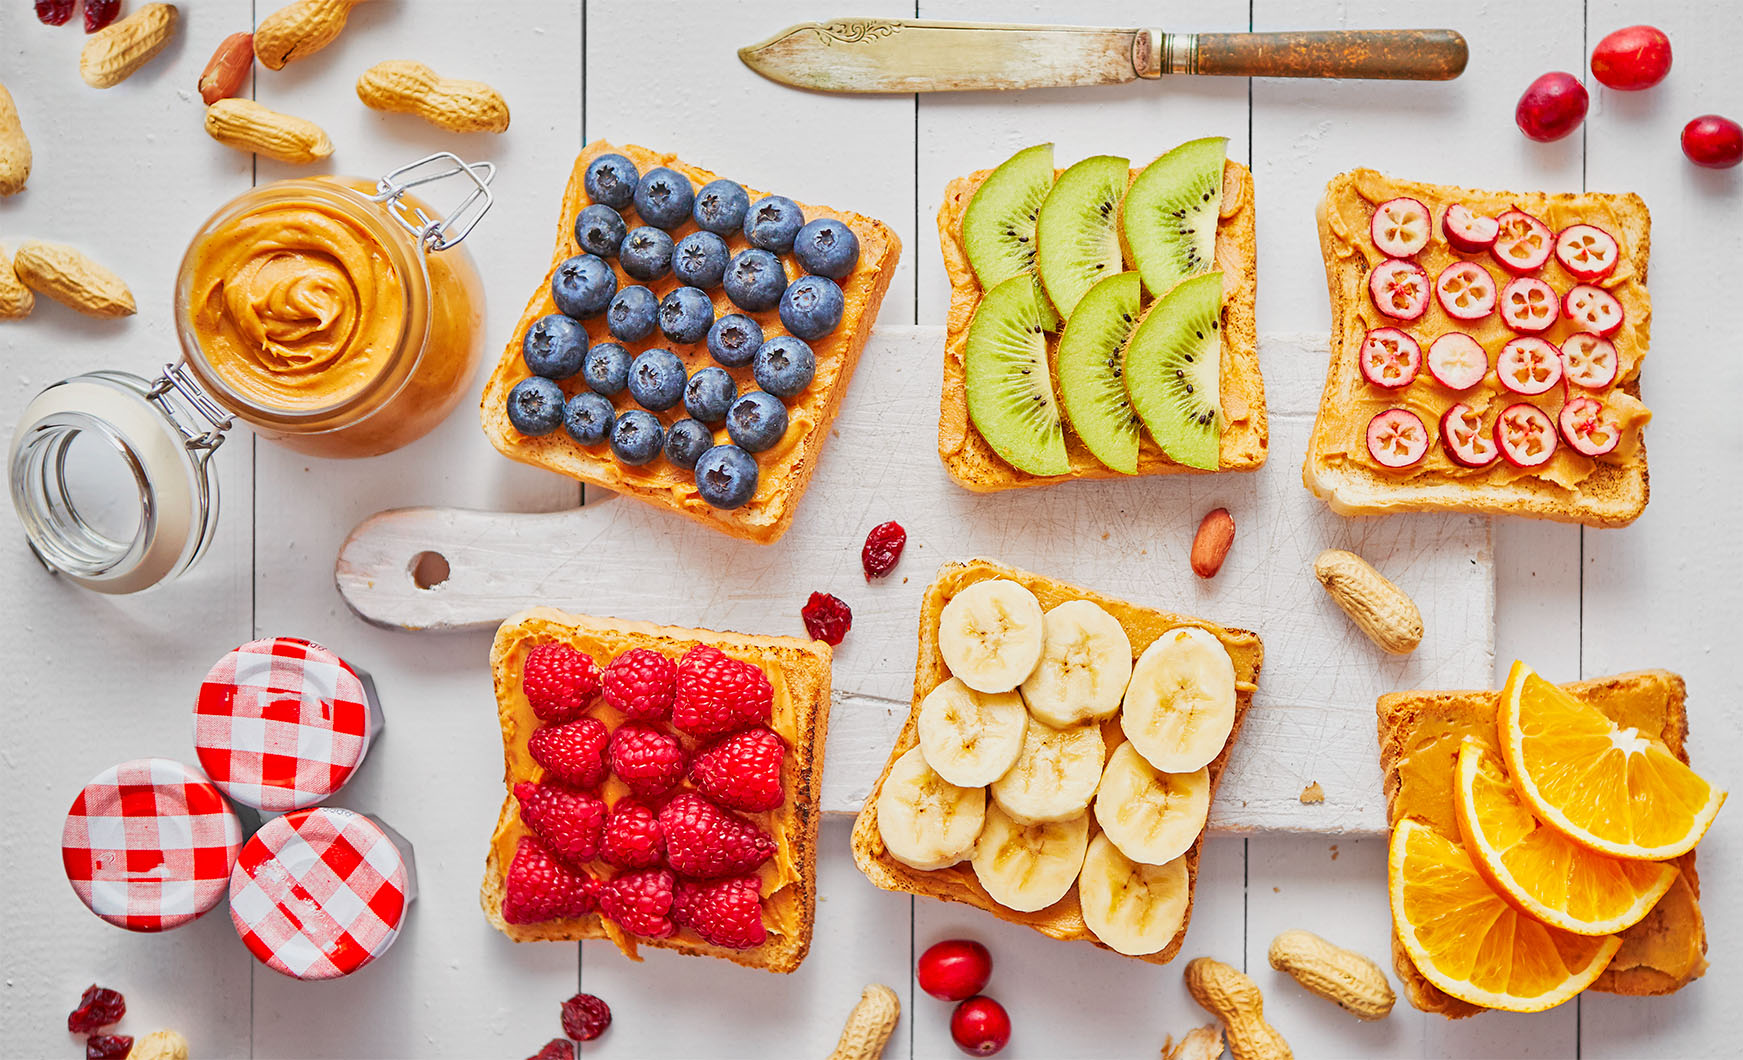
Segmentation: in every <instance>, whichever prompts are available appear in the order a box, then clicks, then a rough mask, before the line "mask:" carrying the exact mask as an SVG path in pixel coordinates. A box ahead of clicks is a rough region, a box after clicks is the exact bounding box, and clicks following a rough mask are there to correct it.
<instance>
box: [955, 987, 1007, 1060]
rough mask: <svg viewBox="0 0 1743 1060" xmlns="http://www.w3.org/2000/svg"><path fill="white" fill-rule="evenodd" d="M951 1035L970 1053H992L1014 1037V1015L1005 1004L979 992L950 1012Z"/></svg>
mask: <svg viewBox="0 0 1743 1060" xmlns="http://www.w3.org/2000/svg"><path fill="white" fill-rule="evenodd" d="M950 1037H951V1038H953V1039H954V1040H955V1041H956V1047H957V1048H958V1049H961V1050H962V1051H963V1052H965V1053H967V1054H968V1055H970V1056H991V1055H993V1054H994V1053H996V1052H998V1051H999V1050H1000V1049H1003V1048H1004V1047H1005V1043H1006V1042H1009V1041H1010V1040H1011V1017H1010V1016H1009V1015H1008V1014H1006V1012H1005V1006H1003V1005H1001V1004H999V1003H998V1002H997V1001H994V1000H993V999H992V998H990V997H986V996H985V995H980V994H977V995H975V996H974V997H971V998H969V999H968V1000H967V1001H964V1002H963V1003H962V1004H960V1005H958V1006H956V1011H955V1012H952V1013H951V1014H950Z"/></svg>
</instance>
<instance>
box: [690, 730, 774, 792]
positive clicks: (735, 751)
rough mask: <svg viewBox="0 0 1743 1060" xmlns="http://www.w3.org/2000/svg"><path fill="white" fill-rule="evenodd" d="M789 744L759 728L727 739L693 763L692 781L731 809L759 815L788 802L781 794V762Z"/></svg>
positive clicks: (735, 734) (717, 742)
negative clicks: (762, 811)
mask: <svg viewBox="0 0 1743 1060" xmlns="http://www.w3.org/2000/svg"><path fill="white" fill-rule="evenodd" d="M786 753H787V745H786V743H785V742H784V741H783V740H782V739H781V738H780V737H779V736H777V735H775V732H774V730H772V729H767V728H763V727H761V726H758V727H757V728H754V729H745V730H744V731H742V732H735V733H733V734H732V735H731V736H727V737H724V738H722V739H720V740H718V741H716V742H715V743H713V744H711V745H710V746H709V747H707V748H705V749H704V750H703V751H702V752H701V753H700V754H698V755H697V756H696V759H695V761H693V762H691V763H690V780H691V781H692V782H693V783H695V785H696V787H697V788H699V789H701V791H702V794H704V795H706V796H708V797H709V798H710V799H713V800H714V801H715V802H717V803H719V804H720V805H722V806H725V807H727V808H728V809H733V810H744V811H746V812H747V813H756V812H757V811H759V810H772V809H774V808H775V807H777V806H779V805H781V803H783V802H785V801H786V796H785V795H783V794H782V792H781V759H782V757H783V756H785V754H786Z"/></svg>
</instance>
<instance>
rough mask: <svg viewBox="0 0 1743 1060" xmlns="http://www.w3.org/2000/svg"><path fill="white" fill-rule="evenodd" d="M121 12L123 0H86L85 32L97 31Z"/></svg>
mask: <svg viewBox="0 0 1743 1060" xmlns="http://www.w3.org/2000/svg"><path fill="white" fill-rule="evenodd" d="M120 13H121V0H85V32H86V33H95V32H97V31H98V30H100V29H102V28H103V27H104V26H107V25H108V24H109V23H111V22H113V21H115V16H116V15H118V14H120Z"/></svg>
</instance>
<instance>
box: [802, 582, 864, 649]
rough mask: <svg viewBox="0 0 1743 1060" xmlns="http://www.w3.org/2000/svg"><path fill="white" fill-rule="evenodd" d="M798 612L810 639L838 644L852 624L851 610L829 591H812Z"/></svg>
mask: <svg viewBox="0 0 1743 1060" xmlns="http://www.w3.org/2000/svg"><path fill="white" fill-rule="evenodd" d="M799 614H800V616H801V617H803V618H804V619H805V632H807V633H809V634H811V639H812V640H820V641H822V642H824V643H825V644H829V645H835V644H840V643H841V638H843V637H845V636H847V631H848V629H850V628H851V627H852V626H853V612H852V611H851V610H850V609H849V608H848V606H847V604H846V603H844V602H843V601H842V599H841V598H840V597H839V596H832V595H830V594H829V593H812V594H811V599H809V600H807V601H806V602H805V606H804V607H803V608H801V609H800V611H799Z"/></svg>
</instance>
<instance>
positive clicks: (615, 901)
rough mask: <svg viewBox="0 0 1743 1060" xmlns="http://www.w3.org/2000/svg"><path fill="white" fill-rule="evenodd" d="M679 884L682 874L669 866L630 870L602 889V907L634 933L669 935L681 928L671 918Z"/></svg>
mask: <svg viewBox="0 0 1743 1060" xmlns="http://www.w3.org/2000/svg"><path fill="white" fill-rule="evenodd" d="M677 885H678V878H677V877H676V876H673V875H672V874H671V873H670V872H668V871H666V870H665V869H643V870H642V871H640V872H626V873H623V874H622V875H620V876H616V877H614V878H612V879H611V880H608V881H607V882H606V884H605V886H603V887H601V888H600V889H599V911H600V912H601V913H604V914H605V915H606V916H608V917H610V918H611V919H613V920H615V921H617V923H618V924H619V925H620V926H622V928H623V929H624V930H625V931H627V932H629V933H630V934H632V935H640V936H642V937H643V938H650V939H663V938H667V937H669V936H670V935H671V934H672V932H674V931H676V930H678V925H676V924H674V923H672V921H671V912H672V901H673V889H674V888H675V887H677Z"/></svg>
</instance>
